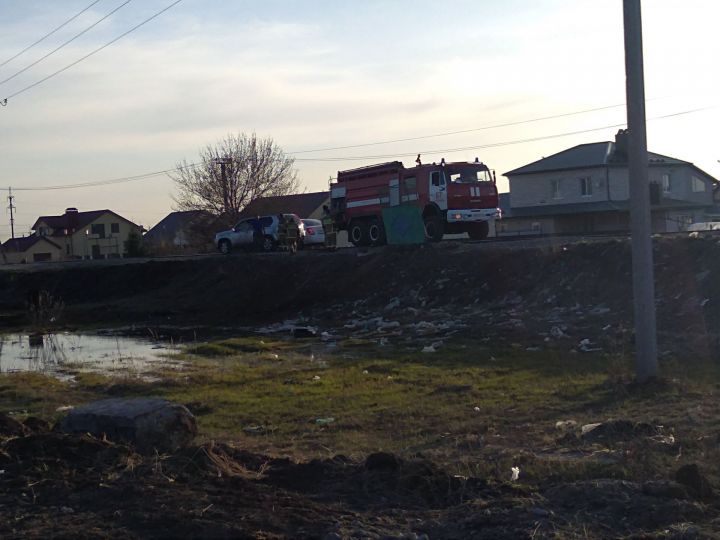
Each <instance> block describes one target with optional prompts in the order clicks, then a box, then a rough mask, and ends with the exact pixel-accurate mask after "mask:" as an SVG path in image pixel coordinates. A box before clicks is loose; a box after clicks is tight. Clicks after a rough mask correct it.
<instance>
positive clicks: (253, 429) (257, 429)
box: [242, 425, 265, 435]
mask: <svg viewBox="0 0 720 540" xmlns="http://www.w3.org/2000/svg"><path fill="white" fill-rule="evenodd" d="M242 429H243V431H244V432H245V433H249V434H250V435H259V434H260V433H265V426H256V425H251V426H245V427H244V428H242Z"/></svg>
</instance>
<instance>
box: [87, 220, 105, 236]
mask: <svg viewBox="0 0 720 540" xmlns="http://www.w3.org/2000/svg"><path fill="white" fill-rule="evenodd" d="M90 234H94V235H97V237H98V238H105V224H104V223H95V224H93V225H92V226H91V227H90Z"/></svg>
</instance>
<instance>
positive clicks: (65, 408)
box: [55, 405, 75, 412]
mask: <svg viewBox="0 0 720 540" xmlns="http://www.w3.org/2000/svg"><path fill="white" fill-rule="evenodd" d="M74 408H75V405H61V406H60V407H58V408H57V409H55V412H65V411H70V410H72V409H74Z"/></svg>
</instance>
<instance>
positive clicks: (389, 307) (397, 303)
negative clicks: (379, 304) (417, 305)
mask: <svg viewBox="0 0 720 540" xmlns="http://www.w3.org/2000/svg"><path fill="white" fill-rule="evenodd" d="M399 306H400V299H399V298H393V299H392V300H390V302H389V303H388V305H386V306H385V311H390V310H392V309H395V308H396V307H399Z"/></svg>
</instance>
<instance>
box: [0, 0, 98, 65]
mask: <svg viewBox="0 0 720 540" xmlns="http://www.w3.org/2000/svg"><path fill="white" fill-rule="evenodd" d="M99 1H100V0H95V1H94V2H93V3H91V4H90V5H89V6H88V7H86V8H85V9H83V10H81V11H78V12H77V13H76V14H75V15H73V16H72V17H70V18H69V19H68V20H67V21H65V22H64V23H62V24H61V25H60V26H58V27H57V28H55V30H52V31H50V32H48V33H47V34H45V35H44V36H43V37H41V38H40V39H38V40H37V41H36V42H34V43H32V44H30V45H28V46H27V47H25V48H24V49H23V50H22V51H20V52H19V53H17V54H15V55H14V56H11V57H10V58H8V59H7V60H5V61H4V62H3V63H2V64H0V67H3V66H4V65H5V64H7V63H8V62H12V61H13V60H15V59H16V58H17V57H18V56H20V55H21V54H23V53H25V52H27V51H29V50H30V49H32V48H33V47H34V46H35V45H37V44H38V43H40V42H42V41H43V40H45V39H47V38H49V37H50V36H52V35H53V34H54V33H55V32H57V31H58V30H60V29H61V28H63V27H64V26H67V25H68V24H69V23H71V22H73V21H74V20H75V19H77V18H78V17H79V16H80V15H82V14H83V13H85V12H86V11H87V10H88V9H90V8H91V7H93V6H94V5H95V4H97V3H98V2H99Z"/></svg>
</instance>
